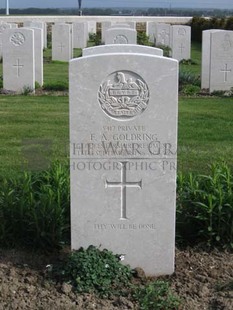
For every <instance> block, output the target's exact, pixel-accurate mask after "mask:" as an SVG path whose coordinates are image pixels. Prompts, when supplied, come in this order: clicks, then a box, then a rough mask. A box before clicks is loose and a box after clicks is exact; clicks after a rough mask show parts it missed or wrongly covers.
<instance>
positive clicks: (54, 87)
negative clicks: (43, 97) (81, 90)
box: [43, 81, 69, 91]
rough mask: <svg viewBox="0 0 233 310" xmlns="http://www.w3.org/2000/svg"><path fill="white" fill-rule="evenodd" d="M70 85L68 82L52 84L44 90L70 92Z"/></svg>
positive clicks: (46, 84) (45, 85)
mask: <svg viewBox="0 0 233 310" xmlns="http://www.w3.org/2000/svg"><path fill="white" fill-rule="evenodd" d="M68 89H69V85H68V82H66V81H62V82H60V81H58V82H50V83H45V84H44V85H43V90H48V91H68Z"/></svg>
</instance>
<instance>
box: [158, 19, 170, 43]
mask: <svg viewBox="0 0 233 310" xmlns="http://www.w3.org/2000/svg"><path fill="white" fill-rule="evenodd" d="M155 29H156V30H155V40H156V45H157V46H158V45H165V46H170V25H169V24H164V23H156V27H155Z"/></svg>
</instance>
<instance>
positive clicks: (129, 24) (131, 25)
mask: <svg viewBox="0 0 233 310" xmlns="http://www.w3.org/2000/svg"><path fill="white" fill-rule="evenodd" d="M121 25H122V26H123V27H125V28H128V27H129V28H132V29H136V22H126V23H121V22H118V23H113V24H112V25H111V27H116V28H118V26H119V27H120V26H121Z"/></svg>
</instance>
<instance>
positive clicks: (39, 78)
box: [21, 27, 44, 86]
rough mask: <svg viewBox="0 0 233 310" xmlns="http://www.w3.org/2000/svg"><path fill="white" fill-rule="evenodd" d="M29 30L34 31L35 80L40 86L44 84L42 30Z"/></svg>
mask: <svg viewBox="0 0 233 310" xmlns="http://www.w3.org/2000/svg"><path fill="white" fill-rule="evenodd" d="M21 29H22V28H21ZM31 29H33V30H34V55H35V80H36V82H37V83H39V85H40V86H42V85H43V84H44V72H43V71H44V69H43V68H44V65H43V29H41V28H33V27H31Z"/></svg>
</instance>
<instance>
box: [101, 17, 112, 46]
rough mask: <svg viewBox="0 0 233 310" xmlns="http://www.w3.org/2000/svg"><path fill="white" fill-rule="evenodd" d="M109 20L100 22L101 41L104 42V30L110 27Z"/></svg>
mask: <svg viewBox="0 0 233 310" xmlns="http://www.w3.org/2000/svg"><path fill="white" fill-rule="evenodd" d="M111 25H112V23H111V22H108V21H107V22H102V23H101V42H102V43H105V32H106V31H107V30H108V29H109V28H110V27H111Z"/></svg>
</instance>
